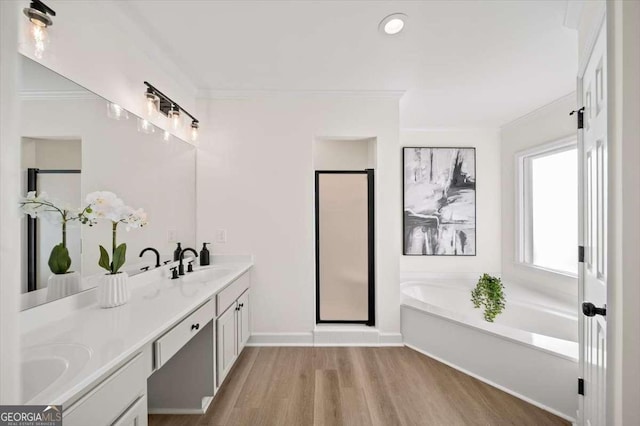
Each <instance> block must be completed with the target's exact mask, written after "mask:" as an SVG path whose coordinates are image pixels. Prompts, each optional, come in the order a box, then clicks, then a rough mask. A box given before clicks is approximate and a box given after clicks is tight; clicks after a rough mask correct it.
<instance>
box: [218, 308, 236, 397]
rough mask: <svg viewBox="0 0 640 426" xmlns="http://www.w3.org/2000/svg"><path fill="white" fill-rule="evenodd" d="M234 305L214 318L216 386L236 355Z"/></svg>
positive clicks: (224, 375)
mask: <svg viewBox="0 0 640 426" xmlns="http://www.w3.org/2000/svg"><path fill="white" fill-rule="evenodd" d="M237 317H238V315H237V310H236V306H235V304H234V306H232V307H230V308H229V309H227V310H226V311H225V312H224V313H223V314H222V315H220V317H218V319H217V320H216V331H217V334H218V341H217V345H218V350H217V354H216V364H217V366H218V368H217V370H218V371H217V376H218V383H217V385H218V387H219V386H220V385H221V384H222V381H223V380H224V378H225V377H226V376H227V373H229V370H231V367H233V363H234V362H235V360H236V357H237V356H238V348H237V345H236V340H237V338H236V334H237V330H238V325H237V323H238V321H237V319H238V318H237Z"/></svg>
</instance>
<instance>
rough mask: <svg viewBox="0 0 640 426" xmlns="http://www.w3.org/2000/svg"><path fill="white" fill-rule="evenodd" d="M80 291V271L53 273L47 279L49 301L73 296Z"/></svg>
mask: <svg viewBox="0 0 640 426" xmlns="http://www.w3.org/2000/svg"><path fill="white" fill-rule="evenodd" d="M79 291H80V273H79V272H68V273H66V274H51V275H50V276H49V279H48V280H47V301H49V302H50V301H52V300H57V299H60V298H63V297H67V296H71V295H72V294H76V293H78V292H79Z"/></svg>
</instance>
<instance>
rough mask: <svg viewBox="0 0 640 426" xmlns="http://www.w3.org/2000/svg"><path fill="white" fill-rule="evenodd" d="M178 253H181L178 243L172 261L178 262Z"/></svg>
mask: <svg viewBox="0 0 640 426" xmlns="http://www.w3.org/2000/svg"><path fill="white" fill-rule="evenodd" d="M180 253H182V246H181V245H180V243H178V247H176V249H175V251H174V252H173V260H174V261H176V260H180Z"/></svg>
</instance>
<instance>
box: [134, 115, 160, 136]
mask: <svg viewBox="0 0 640 426" xmlns="http://www.w3.org/2000/svg"><path fill="white" fill-rule="evenodd" d="M138 131H139V132H141V133H146V134H151V133H153V132H155V131H156V128H155V126H154V125H153V124H151V122H150V121H149V120H145V119H144V118H138Z"/></svg>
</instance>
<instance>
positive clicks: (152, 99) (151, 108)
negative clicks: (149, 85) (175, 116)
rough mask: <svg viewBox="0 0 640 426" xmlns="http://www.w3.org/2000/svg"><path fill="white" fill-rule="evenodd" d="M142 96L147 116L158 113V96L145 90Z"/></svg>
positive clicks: (151, 116)
mask: <svg viewBox="0 0 640 426" xmlns="http://www.w3.org/2000/svg"><path fill="white" fill-rule="evenodd" d="M144 98H145V107H146V108H145V110H146V113H147V117H149V118H153V117H155V116H156V114H157V113H158V109H159V108H160V98H159V97H158V96H157V95H156V94H155V93H151V92H145V94H144Z"/></svg>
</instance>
